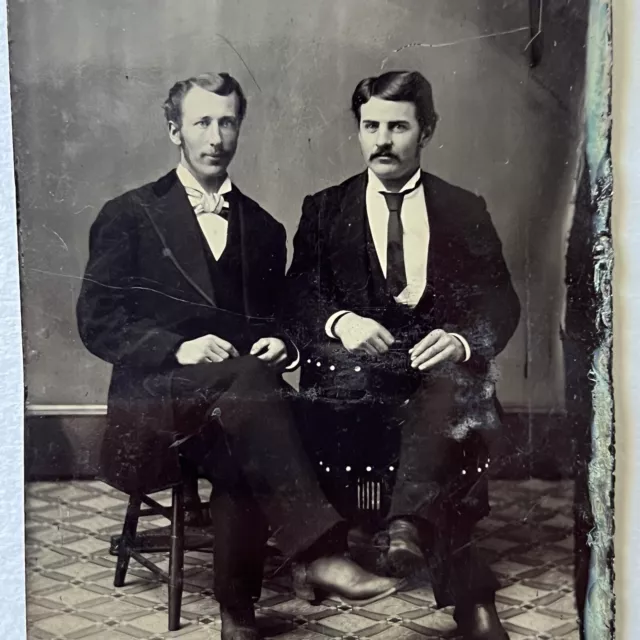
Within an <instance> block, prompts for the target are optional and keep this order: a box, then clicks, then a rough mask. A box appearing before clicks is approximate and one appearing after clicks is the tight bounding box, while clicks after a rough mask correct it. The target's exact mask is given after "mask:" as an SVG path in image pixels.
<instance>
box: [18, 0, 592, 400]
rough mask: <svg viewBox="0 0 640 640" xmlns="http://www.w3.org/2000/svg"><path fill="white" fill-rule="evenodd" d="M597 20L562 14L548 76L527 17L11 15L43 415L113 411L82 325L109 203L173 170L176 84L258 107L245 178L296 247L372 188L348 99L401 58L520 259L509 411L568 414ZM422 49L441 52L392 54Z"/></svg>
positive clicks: (354, 0)
mask: <svg viewBox="0 0 640 640" xmlns="http://www.w3.org/2000/svg"><path fill="white" fill-rule="evenodd" d="M585 4H586V3H585V1H584V0H572V1H571V2H569V1H568V0H563V1H562V2H558V3H557V6H558V7H561V8H562V9H563V11H558V12H557V15H550V17H549V19H548V23H549V24H548V26H547V27H545V29H548V32H545V42H546V43H547V46H546V51H545V57H544V62H543V64H542V65H540V67H539V68H538V69H536V70H535V71H534V72H531V71H530V69H529V64H528V57H527V55H526V53H525V47H526V44H527V42H528V40H529V38H530V34H529V31H528V25H529V14H528V3H527V1H526V0H491V1H487V2H481V3H478V2H477V1H476V0H429V2H424V0H403V1H401V2H400V1H397V0H349V2H345V1H344V0H323V2H321V3H310V2H300V0H270V2H256V0H235V1H234V2H229V1H224V0H190V1H189V2H186V3H177V2H175V0H138V2H136V3H135V5H134V4H132V3H131V2H130V0H110V1H109V2H108V3H104V2H103V1H102V0H85V1H84V2H77V1H76V0H55V1H54V0H43V1H41V2H19V1H15V2H12V3H11V5H10V36H11V43H12V44H11V55H12V90H13V98H14V122H15V130H16V139H15V148H16V154H17V166H18V187H19V198H20V231H21V238H20V239H21V251H22V255H23V265H24V267H23V273H22V277H23V302H24V304H23V313H24V329H25V335H26V353H25V355H26V361H27V382H28V401H29V403H30V404H38V405H42V404H45V405H65V404H67V405H68V404H100V403H104V402H105V399H106V390H107V385H108V381H109V367H108V366H107V365H106V364H104V363H103V362H101V361H99V360H98V359H97V358H94V357H93V356H91V355H90V354H89V353H88V352H87V351H86V349H85V348H84V346H83V345H82V343H81V342H80V340H79V338H78V334H77V329H76V321H75V315H74V306H75V301H76V297H77V293H78V290H79V286H80V279H81V277H82V273H83V269H84V265H85V262H86V258H87V247H88V243H87V238H88V232H89V227H90V225H91V223H92V221H93V220H94V219H95V217H96V215H97V212H98V210H99V209H100V207H101V206H102V205H103V204H104V203H105V201H106V200H108V199H109V198H112V197H114V196H116V195H119V194H120V193H122V192H124V191H126V190H128V189H131V188H133V187H137V186H140V185H141V184H144V183H146V182H149V181H151V180H156V179H157V178H159V177H160V176H161V175H163V174H164V173H165V172H167V171H168V170H169V169H171V168H172V167H173V166H175V162H176V152H175V148H173V147H172V145H171V144H170V142H169V140H168V138H167V135H166V128H165V124H164V121H163V115H162V110H161V108H160V107H161V104H162V102H163V100H164V98H165V96H166V94H167V92H168V89H169V87H170V86H171V85H172V84H173V83H174V82H175V81H176V80H178V79H183V78H185V77H189V76H190V75H193V74H194V73H198V72H201V71H205V70H211V69H212V70H228V71H230V72H231V73H232V74H234V75H235V76H237V77H238V79H239V80H240V82H241V84H242V86H243V87H244V89H245V91H246V93H247V96H248V100H249V109H248V114H247V118H246V121H245V123H244V124H243V127H242V132H241V138H240V145H239V149H238V153H237V156H236V159H235V160H234V162H233V164H232V165H231V175H232V178H233V179H234V181H236V182H237V184H238V185H239V187H240V188H241V189H242V190H243V191H245V193H247V194H248V195H249V196H251V197H254V198H255V199H256V200H258V201H259V202H260V203H261V204H262V205H263V206H264V207H265V208H266V209H267V210H268V211H270V212H271V213H272V214H273V215H274V216H275V217H276V218H277V219H279V220H281V221H282V222H283V223H284V224H285V226H286V229H287V233H288V236H289V240H291V238H292V236H293V234H294V232H295V230H296V228H297V224H298V220H299V217H300V211H301V204H302V200H303V198H304V196H305V195H307V194H309V193H314V192H316V191H318V190H320V189H322V188H324V187H327V186H329V185H331V184H337V183H340V182H342V181H343V180H344V179H346V178H347V177H349V176H351V175H353V174H355V173H358V172H360V171H362V170H363V161H362V157H361V154H360V149H359V145H358V142H357V136H356V127H355V124H354V121H353V118H352V116H351V114H350V112H349V103H350V97H351V93H352V91H353V89H354V87H355V85H356V84H357V82H358V81H359V80H360V79H362V78H363V77H366V76H369V75H375V74H378V73H380V71H381V68H382V65H383V62H384V61H385V59H386V58H388V61H387V63H386V65H385V67H384V68H385V70H389V69H399V68H400V69H401V68H410V69H418V70H420V71H422V73H423V74H424V75H425V76H426V77H427V78H429V79H430V80H431V82H432V84H433V88H434V96H435V103H436V109H437V111H438V112H439V114H440V123H439V125H438V127H437V129H436V133H435V137H434V138H433V140H432V141H431V143H430V145H429V148H428V150H427V153H426V154H425V158H424V160H425V167H426V168H427V169H428V170H430V171H432V172H434V173H436V174H438V175H439V176H441V177H442V178H444V179H446V180H449V181H451V182H453V183H455V184H458V185H460V186H462V187H464V188H466V189H469V190H471V191H475V192H477V193H478V194H480V195H482V196H484V198H485V199H486V201H487V204H488V208H489V210H490V212H491V213H492V216H493V220H494V223H495V226H496V228H497V230H498V233H499V235H500V237H501V239H502V241H503V244H504V252H505V257H506V260H507V262H508V264H509V267H510V269H511V272H512V275H513V279H514V283H515V287H516V289H517V291H518V294H519V296H520V299H521V302H522V307H523V314H522V321H521V323H520V327H519V328H518V331H517V332H516V334H515V336H514V337H513V339H512V340H511V341H510V343H509V345H508V347H507V349H506V350H505V351H504V353H503V354H501V356H500V361H499V365H500V371H501V381H500V385H499V396H500V398H501V400H502V402H503V404H504V405H505V406H506V407H507V408H509V409H515V410H520V411H528V410H534V411H556V410H561V409H562V404H563V379H562V359H561V355H560V353H561V352H560V340H559V330H560V324H561V314H562V296H563V284H562V281H563V256H564V248H565V244H564V243H565V230H566V227H567V220H568V219H569V218H570V213H571V197H572V188H573V179H574V175H575V171H576V169H575V166H576V157H575V155H576V152H575V150H576V147H577V128H576V127H575V123H576V117H575V115H576V114H575V112H576V108H577V105H578V104H579V98H580V95H581V84H582V76H583V69H582V60H583V58H584V49H583V46H582V45H583V40H582V39H583V33H582V31H583V28H582V26H583V23H584V17H585V15H586V13H585V12H584V10H583V9H582V7H584V6H585ZM514 30H515V32H512V33H505V34H504V35H501V36H499V37H490V38H484V39H483V38H479V36H482V35H486V34H492V33H503V32H510V31H514ZM417 42H422V43H427V44H434V45H438V46H436V47H412V48H407V49H404V50H403V51H401V52H399V53H393V51H394V50H395V49H397V48H399V47H402V46H403V45H406V44H408V43H417ZM440 45H445V46H440Z"/></svg>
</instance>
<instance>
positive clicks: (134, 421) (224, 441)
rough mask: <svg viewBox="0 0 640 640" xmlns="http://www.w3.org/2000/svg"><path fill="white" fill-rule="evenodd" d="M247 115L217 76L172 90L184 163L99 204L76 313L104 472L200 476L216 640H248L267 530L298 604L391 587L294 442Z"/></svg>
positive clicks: (289, 349)
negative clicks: (198, 472) (239, 150)
mask: <svg viewBox="0 0 640 640" xmlns="http://www.w3.org/2000/svg"><path fill="white" fill-rule="evenodd" d="M246 107H247V101H246V98H245V96H244V93H243V91H242V89H241V87H240V85H239V84H238V82H237V81H236V80H235V79H234V78H232V77H231V76H229V75H228V74H226V73H219V74H218V73H205V74H202V75H199V76H196V77H192V78H189V79H187V80H184V81H180V82H177V83H176V84H175V85H174V86H173V87H172V89H171V90H170V92H169V96H168V98H167V100H166V102H165V104H164V110H165V115H166V119H167V124H168V129H169V136H170V138H171V141H172V142H173V143H174V144H175V145H176V148H177V149H178V150H179V152H180V162H179V164H178V166H177V168H176V169H173V170H171V171H170V172H169V173H168V174H167V175H165V176H163V177H162V178H160V179H159V180H157V181H156V182H153V183H150V184H147V185H144V186H142V187H140V188H137V189H134V190H132V191H129V192H128V193H125V194H124V195H121V196H119V197H117V198H115V199H113V200H111V201H110V202H108V203H107V204H106V205H105V206H104V207H103V209H102V210H101V212H100V213H99V215H98V217H97V219H96V221H95V222H94V224H93V226H92V228H91V235H90V255H89V261H88V264H87V267H86V273H85V278H84V282H83V286H82V291H81V294H80V298H79V301H78V307H77V318H78V326H79V330H80V335H81V337H82V340H83V341H84V343H85V345H86V346H87V348H88V349H89V350H90V351H91V352H92V353H94V354H95V355H96V356H98V357H99V358H102V359H103V360H106V361H107V362H109V363H111V364H113V374H112V379H111V385H110V389H109V399H108V427H107V430H106V433H105V436H104V443H103V447H102V477H103V478H104V479H105V480H106V481H107V482H108V483H110V484H111V485H113V486H114V487H116V488H118V489H120V490H122V491H125V492H127V493H129V494H136V493H152V492H154V491H159V490H161V489H164V488H167V487H170V486H172V485H174V484H176V483H178V482H180V481H181V478H182V475H181V464H182V463H183V462H188V463H189V465H190V466H191V467H192V468H193V467H199V468H201V469H202V470H203V471H204V473H205V475H206V477H207V478H208V479H209V480H211V482H212V485H213V487H214V492H213V494H212V500H211V511H212V519H213V522H214V523H215V544H214V562H215V572H214V573H215V576H214V590H215V595H216V598H217V599H218V601H219V602H220V604H221V613H222V637H223V638H224V639H225V640H254V639H255V638H256V637H257V636H258V630H257V628H256V623H255V617H254V609H253V602H254V600H255V599H257V597H259V594H260V587H261V580H262V565H263V551H264V546H265V543H266V540H267V537H268V535H269V533H271V534H272V535H273V536H274V538H275V541H276V543H277V545H278V547H279V548H280V550H281V551H282V553H283V554H284V555H285V557H286V558H287V559H290V560H292V561H295V566H296V589H297V591H298V592H299V593H300V594H301V595H308V596H309V597H315V596H316V595H317V594H318V593H325V592H328V593H334V594H336V595H338V596H341V597H343V598H345V599H351V600H354V601H357V602H360V603H362V602H366V601H369V600H371V599H375V598H378V597H381V596H384V595H385V594H389V593H393V592H394V591H395V589H396V584H397V583H396V581H395V580H392V579H389V578H378V577H377V576H374V575H372V574H370V573H367V572H365V571H363V570H362V569H360V568H359V567H358V566H357V565H355V564H354V563H353V562H352V561H351V560H349V559H348V558H347V557H345V555H344V552H345V550H346V531H345V526H344V522H343V521H342V519H341V518H340V516H339V515H338V514H337V513H336V512H335V510H334V509H333V507H332V506H331V505H330V504H329V503H328V502H327V500H326V499H325V496H324V494H323V493H322V491H321V490H320V488H319V487H318V484H317V481H316V478H315V476H314V474H313V472H312V470H311V469H310V467H309V463H308V461H307V458H306V457H305V454H304V453H303V450H302V448H301V446H300V444H299V441H298V437H297V432H296V429H295V427H294V423H293V420H292V417H291V413H290V408H289V404H288V401H287V399H286V394H285V393H283V382H282V380H281V377H280V373H281V371H282V369H283V368H285V367H287V366H291V367H292V366H295V364H296V361H297V359H298V354H297V350H296V349H295V347H294V345H293V344H292V343H291V341H290V340H288V339H287V337H286V336H285V335H284V334H282V333H281V332H280V331H279V329H278V326H277V324H276V321H275V318H276V316H277V311H278V305H279V298H280V295H281V294H282V291H283V285H284V276H285V263H286V244H285V231H284V228H283V226H282V225H281V224H280V223H279V222H277V221H276V220H275V219H274V218H272V217H271V215H269V214H268V213H267V212H266V211H265V210H264V209H262V207H260V205H258V204H257V203H256V202H254V201H253V200H251V199H250V198H249V197H247V196H246V195H244V194H243V193H242V192H241V191H240V190H239V189H238V187H237V186H236V185H235V184H234V183H233V182H232V181H231V179H230V177H229V175H228V173H227V168H228V166H229V163H230V162H231V160H232V159H233V157H234V154H235V152H236V147H237V144H238V139H239V134H240V130H241V125H242V121H243V119H244V117H245V113H246Z"/></svg>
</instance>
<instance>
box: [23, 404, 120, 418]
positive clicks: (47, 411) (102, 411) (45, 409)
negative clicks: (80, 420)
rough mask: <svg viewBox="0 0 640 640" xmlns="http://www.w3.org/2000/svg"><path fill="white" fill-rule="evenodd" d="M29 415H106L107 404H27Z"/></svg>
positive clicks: (27, 413)
mask: <svg viewBox="0 0 640 640" xmlns="http://www.w3.org/2000/svg"><path fill="white" fill-rule="evenodd" d="M26 415H27V416H106V415H107V405H106V404H27V407H26Z"/></svg>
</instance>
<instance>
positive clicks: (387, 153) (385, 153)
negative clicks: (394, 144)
mask: <svg viewBox="0 0 640 640" xmlns="http://www.w3.org/2000/svg"><path fill="white" fill-rule="evenodd" d="M376 158H391V159H392V160H399V158H398V156H397V155H396V154H395V153H392V152H391V149H390V148H389V147H382V148H381V149H378V150H377V151H374V152H373V153H372V154H371V155H370V156H369V160H375V159H376Z"/></svg>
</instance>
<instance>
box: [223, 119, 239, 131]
mask: <svg viewBox="0 0 640 640" xmlns="http://www.w3.org/2000/svg"><path fill="white" fill-rule="evenodd" d="M220 126H221V127H224V128H225V129H233V128H235V126H236V123H235V122H234V121H233V120H223V121H222V122H221V123H220Z"/></svg>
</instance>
